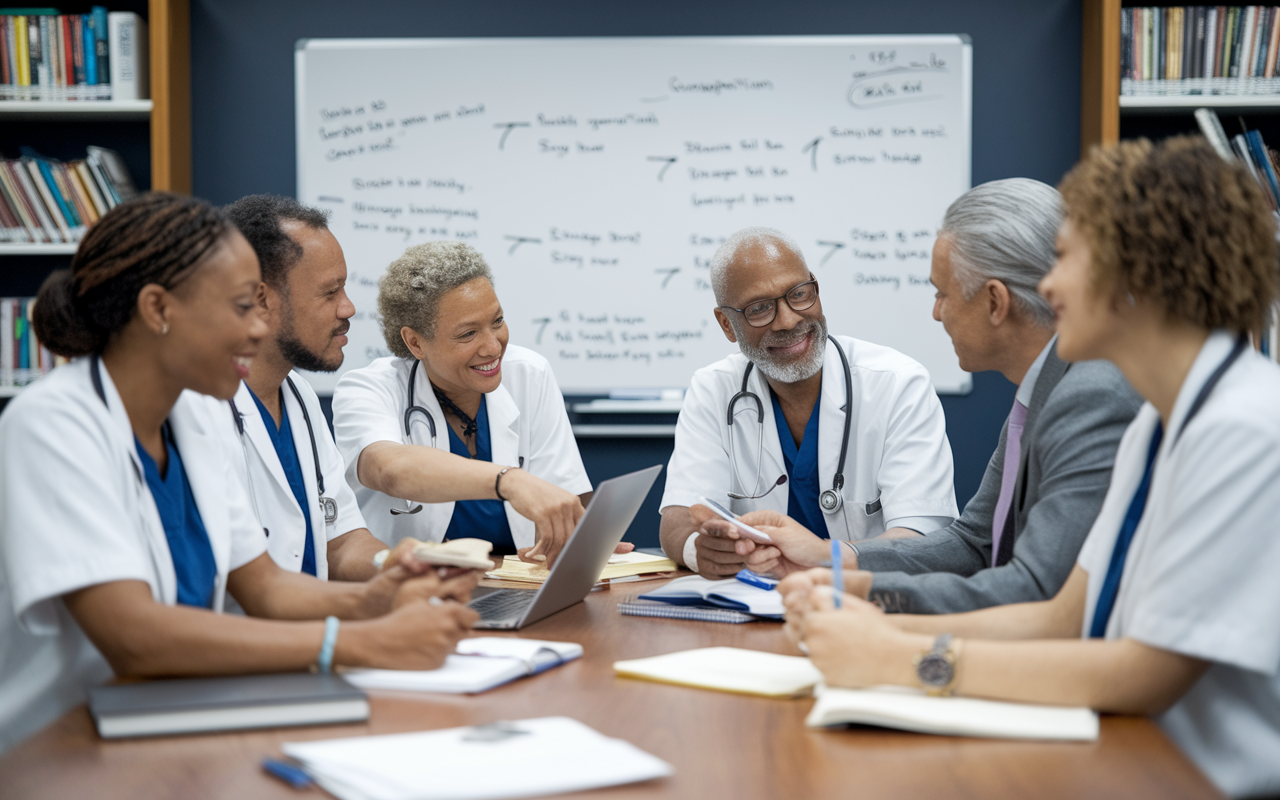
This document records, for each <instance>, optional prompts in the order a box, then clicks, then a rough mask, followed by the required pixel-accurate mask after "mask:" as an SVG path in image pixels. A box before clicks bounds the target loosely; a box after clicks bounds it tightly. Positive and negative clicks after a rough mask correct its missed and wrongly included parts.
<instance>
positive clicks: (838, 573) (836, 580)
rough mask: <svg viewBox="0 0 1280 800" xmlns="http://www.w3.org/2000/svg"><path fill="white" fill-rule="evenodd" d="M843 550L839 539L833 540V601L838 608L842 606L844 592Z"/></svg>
mask: <svg viewBox="0 0 1280 800" xmlns="http://www.w3.org/2000/svg"><path fill="white" fill-rule="evenodd" d="M842 553H843V550H842V548H841V547H840V540H839V539H832V540H831V589H832V591H834V592H835V596H834V597H833V598H832V602H834V603H835V606H836V608H840V597H841V595H843V594H844V569H843V567H844V565H843V563H842V559H841V556H842Z"/></svg>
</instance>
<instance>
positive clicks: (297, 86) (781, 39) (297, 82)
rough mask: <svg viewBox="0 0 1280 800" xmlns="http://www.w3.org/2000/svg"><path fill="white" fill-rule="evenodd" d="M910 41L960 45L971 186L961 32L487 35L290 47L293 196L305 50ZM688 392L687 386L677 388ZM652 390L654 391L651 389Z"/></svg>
mask: <svg viewBox="0 0 1280 800" xmlns="http://www.w3.org/2000/svg"><path fill="white" fill-rule="evenodd" d="M904 39H910V40H911V41H912V43H913V44H922V45H928V44H934V45H957V44H958V45H960V57H961V75H960V86H961V101H962V102H961V114H962V115H963V116H962V121H963V125H964V127H965V129H966V131H967V133H968V137H969V157H968V158H967V159H966V160H965V163H964V173H965V185H967V186H968V187H970V188H972V187H973V39H972V38H971V37H970V36H969V35H968V34H964V33H950V34H905V33H904V34H871V35H859V34H840V35H832V34H828V35H814V36H565V37H554V36H491V37H475V38H468V37H457V36H454V37H388V38H377V37H373V38H369V37H366V38H302V39H298V40H297V41H296V42H295V43H294V93H293V97H294V103H293V106H294V166H295V192H296V198H297V199H298V200H299V202H301V199H302V198H304V197H307V196H308V195H307V193H306V187H305V186H304V180H305V178H304V175H305V174H306V173H305V171H304V170H303V163H302V148H301V147H299V146H298V143H299V142H301V141H302V139H303V137H304V136H305V135H306V132H305V130H304V121H303V107H302V105H303V103H302V100H303V91H304V88H305V86H306V79H305V78H306V54H307V52H308V51H309V50H355V49H360V48H370V47H380V48H404V49H409V48H415V49H421V48H440V49H446V48H452V47H497V46H505V45H508V44H511V43H513V42H520V43H522V44H523V43H527V44H537V45H543V46H552V45H558V46H562V47H575V46H587V45H600V44H605V43H607V44H611V45H616V46H627V45H640V44H646V45H648V44H655V43H661V42H680V43H681V44H692V45H696V44H708V45H711V44H715V45H723V44H740V45H769V46H779V47H785V46H795V45H802V44H821V45H838V44H850V43H855V42H856V43H858V44H864V45H875V44H895V43H901V42H902V41H903V40H904ZM677 388H679V389H682V390H683V389H686V388H687V387H684V386H682V387H677ZM611 390H612V387H600V388H599V389H598V390H590V389H583V388H579V389H577V390H576V391H575V392H574V395H575V396H591V395H607V394H609V392H610V391H611ZM655 391H656V390H655ZM934 391H935V392H937V393H938V394H939V395H949V396H964V395H968V394H970V393H971V392H972V391H973V373H971V372H965V378H964V380H963V382H962V383H961V384H960V385H959V386H958V387H955V388H950V387H948V388H946V389H942V390H939V389H938V387H937V384H936V383H935V384H934Z"/></svg>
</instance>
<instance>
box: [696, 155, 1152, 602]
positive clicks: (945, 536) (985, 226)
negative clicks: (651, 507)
mask: <svg viewBox="0 0 1280 800" xmlns="http://www.w3.org/2000/svg"><path fill="white" fill-rule="evenodd" d="M1061 221H1062V207H1061V199H1060V198H1059V196H1058V193H1057V191H1056V190H1054V189H1053V188H1052V187H1050V186H1047V185H1045V184H1043V183H1040V182H1038V181H1032V180H1027V179H1023V178H1013V179H1009V180H1002V181H993V182H991V183H986V184H983V185H981V186H978V187H975V188H974V189H972V190H970V191H969V192H967V193H965V194H964V195H963V196H961V197H960V199H958V200H956V201H955V203H953V204H952V205H951V207H950V208H949V209H947V214H946V217H945V219H944V220H943V224H942V230H941V231H940V232H939V234H938V240H937V243H936V244H935V245H934V250H933V267H932V272H931V275H930V279H931V281H932V283H933V285H934V287H935V288H936V289H937V295H936V301H935V303H934V309H933V316H934V319H936V320H938V321H940V322H941V323H942V324H943V327H944V328H945V329H946V331H947V334H948V335H949V336H950V337H951V340H952V344H953V345H954V347H955V350H956V354H957V355H958V356H959V357H960V366H961V367H962V368H964V369H965V370H967V371H969V372H980V371H984V370H998V371H999V372H1001V373H1002V374H1003V375H1004V376H1005V377H1007V378H1008V379H1009V380H1010V381H1012V382H1013V383H1015V384H1017V385H1018V392H1017V399H1016V401H1015V403H1014V408H1013V410H1012V411H1011V413H1010V415H1009V419H1008V420H1006V423H1005V428H1004V430H1003V431H1001V434H1000V441H999V444H998V445H997V447H996V451H995V453H994V454H993V455H992V456H991V461H990V462H989V463H988V464H987V470H986V473H985V474H984V475H983V478H982V484H981V486H980V487H979V488H978V493H977V494H975V495H974V496H973V499H972V500H970V501H969V503H968V505H966V506H965V509H964V512H963V513H962V514H961V516H960V518H959V519H958V520H956V521H955V522H953V523H952V524H951V525H949V526H947V527H945V528H942V529H940V530H937V531H934V532H932V533H929V534H926V535H924V536H915V537H911V538H900V539H886V538H880V539H870V540H866V541H862V542H858V543H856V544H851V545H849V549H848V551H847V552H846V556H845V569H846V581H845V590H846V591H849V592H851V593H853V594H857V595H859V596H862V597H867V598H869V599H871V600H873V601H874V602H877V603H878V604H880V605H881V606H882V607H883V608H884V609H885V610H886V611H892V612H904V613H907V612H909V613H915V614H943V613H954V612H959V611H970V610H973V609H978V608H986V607H988V606H994V605H1002V604H1005V603H1020V602H1029V601H1035V600H1047V599H1049V598H1051V597H1053V596H1054V595H1055V594H1056V593H1057V591H1058V589H1059V588H1061V587H1062V584H1063V583H1064V582H1065V581H1066V579H1067V575H1068V574H1070V572H1071V568H1072V566H1073V565H1074V564H1075V561H1076V556H1077V554H1078V553H1079V551H1080V546H1081V545H1082V544H1083V543H1084V539H1085V536H1086V535H1087V534H1088V532H1089V528H1090V527H1091V526H1092V524H1093V520H1094V518H1095V517H1096V516H1097V514H1098V510H1099V509H1100V508H1101V507H1102V499H1103V497H1104V496H1105V495H1106V492H1107V486H1108V483H1109V481H1110V478H1111V466H1112V462H1113V461H1114V460H1115V453H1116V448H1117V447H1118V446H1119V444H1120V437H1121V435H1122V434H1123V433H1124V431H1125V428H1127V427H1128V425H1129V422H1130V421H1131V420H1132V419H1133V417H1134V415H1135V414H1136V413H1137V411H1138V407H1139V405H1141V399H1140V398H1139V397H1138V395H1137V393H1136V392H1134V390H1133V389H1132V387H1130V386H1129V384H1128V382H1127V381H1126V380H1125V379H1124V377H1123V376H1122V375H1121V374H1120V372H1119V370H1117V369H1116V368H1115V367H1114V366H1112V365H1111V364H1109V363H1107V362H1103V361H1089V362H1082V363H1078V364H1067V363H1066V362H1064V361H1062V360H1061V359H1059V358H1058V356H1057V353H1056V348H1055V343H1056V342H1055V337H1054V331H1053V327H1054V315H1053V311H1052V309H1051V308H1050V307H1049V306H1048V304H1047V303H1046V302H1045V301H1044V299H1043V298H1042V297H1040V295H1039V294H1038V293H1037V292H1036V287H1037V285H1038V284H1039V282H1040V279H1041V278H1042V277H1044V275H1045V273H1047V272H1048V271H1049V269H1050V268H1051V267H1052V266H1053V263H1054V261H1055V258H1056V256H1055V251H1054V240H1055V238H1056V235H1057V231H1058V227H1059V225H1060V224H1061ZM1011 442H1014V443H1016V445H1017V446H1016V447H1012V448H1011V447H1010V446H1009V445H1010V443H1011ZM768 513H770V512H756V513H755V514H747V515H745V516H744V517H743V518H742V519H743V521H744V522H746V523H748V524H750V525H754V526H756V527H758V528H762V529H763V530H764V531H765V532H766V533H769V534H770V536H771V537H772V538H773V539H774V541H775V545H774V546H762V545H754V544H753V543H751V542H749V541H747V540H741V539H740V540H739V541H738V542H737V548H738V550H739V551H740V552H744V553H745V554H747V559H746V560H747V566H748V568H751V569H754V570H755V571H757V572H763V573H768V574H772V575H775V576H782V575H785V574H787V573H790V572H792V571H796V570H800V569H805V568H808V567H811V566H817V564H808V563H803V561H805V560H809V559H801V561H797V560H795V559H793V558H791V557H789V556H794V555H798V554H801V553H805V554H808V553H811V552H812V547H810V546H806V545H808V544H809V542H807V541H806V537H808V538H811V537H812V536H813V534H812V533H809V532H808V531H806V530H804V529H803V528H801V527H800V526H799V525H798V524H796V523H795V522H794V521H792V520H788V519H786V518H785V517H782V516H781V515H778V514H773V515H772V517H771V518H765V517H764V516H763V515H764V514H768ZM698 516H700V517H705V516H706V515H703V514H698ZM703 524H704V531H703V532H704V533H706V532H710V533H711V535H720V536H728V537H731V538H732V537H734V534H732V533H731V530H732V526H731V525H730V524H729V523H727V522H716V521H713V520H711V519H707V521H706V522H704V523H703ZM850 569H857V570H860V571H858V572H848V570H850Z"/></svg>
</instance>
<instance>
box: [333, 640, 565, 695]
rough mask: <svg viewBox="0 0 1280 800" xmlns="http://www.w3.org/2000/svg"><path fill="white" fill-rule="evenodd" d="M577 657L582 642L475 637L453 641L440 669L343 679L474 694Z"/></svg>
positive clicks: (372, 672) (369, 685)
mask: <svg viewBox="0 0 1280 800" xmlns="http://www.w3.org/2000/svg"><path fill="white" fill-rule="evenodd" d="M581 655H582V645H580V644H575V643H573V642H548V641H543V640H542V639H517V638H514V637H497V636H476V637H474V638H471V639H463V640H462V641H461V642H458V651H457V653H455V654H453V655H450V656H448V657H447V658H446V659H445V663H444V666H443V667H441V668H439V669H432V670H403V669H349V670H346V671H344V672H343V677H345V678H346V679H347V680H348V681H349V682H351V683H353V684H355V685H356V686H359V687H360V688H362V689H398V690H401V691H409V692H442V693H445V694H476V693H477V692H485V691H488V690H489V689H492V688H494V687H495V686H501V685H502V684H504V683H509V682H511V681H513V680H516V679H517V678H523V677H525V676H528V675H537V674H538V673H540V672H546V671H547V670H549V669H551V668H552V667H558V666H560V665H561V664H563V663H565V662H566V661H572V660H573V659H575V658H578V657H580V656H581Z"/></svg>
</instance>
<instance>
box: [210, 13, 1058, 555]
mask: <svg viewBox="0 0 1280 800" xmlns="http://www.w3.org/2000/svg"><path fill="white" fill-rule="evenodd" d="M1080 21H1081V2H1080V0H1036V2H1027V0H971V1H970V2H957V0H893V1H892V2H887V1H886V0H880V1H879V2H858V1H857V0H846V1H845V2H838V0H790V1H789V2H785V3H783V2H761V1H760V0H702V2H694V3H691V2H688V0H682V1H681V2H672V1H671V0H646V2H624V0H610V2H598V0H597V1H596V2H588V1H586V0H583V1H581V2H543V3H538V2H529V0H471V2H466V3H456V2H450V3H441V2H421V0H364V2H361V3H359V4H356V5H353V4H352V3H350V2H348V1H346V0H307V2H297V1H295V2H285V0H194V1H193V2H192V7H191V40H192V41H191V58H192V115H193V133H192V151H193V154H194V181H195V193H196V194H197V195H199V196H201V197H205V198H207V199H209V200H213V201H214V202H218V203H225V202H229V201H231V200H234V199H236V198H237V197H240V196H241V195H245V194H250V193H253V192H275V193H278V194H285V195H292V194H293V193H294V190H295V155H294V141H293V137H294V117H293V114H294V106H293V102H294V101H293V45H294V42H295V41H297V40H298V39H301V38H311V37H376V36H695V35H696V36H708V35H782V34H877V33H881V34H895V33H967V34H969V35H970V36H971V37H972V38H973V52H974V74H973V182H974V183H975V184H977V183H982V182H984V181H989V180H994V179H997V178H1007V177H1011V176H1025V177H1030V178H1037V179H1039V180H1042V181H1046V182H1048V183H1052V184H1056V183H1057V181H1058V180H1059V178H1061V177H1062V174H1063V173H1064V172H1065V171H1066V170H1067V169H1068V168H1069V167H1070V166H1071V165H1072V164H1073V163H1074V162H1075V160H1076V158H1077V156H1078V154H1079V152H1080V133H1079V132H1080ZM425 79H426V80H429V78H425ZM921 324H923V325H932V324H936V323H934V322H932V321H930V320H921ZM942 402H943V406H944V408H945V409H946V414H947V433H948V435H949V436H950V438H951V447H952V450H953V451H954V453H955V463H956V496H957V498H959V500H960V502H961V504H962V505H963V503H964V502H965V500H967V499H968V498H969V497H970V496H971V495H972V494H973V492H974V491H976V489H977V487H978V482H979V480H980V479H981V477H982V471H983V470H984V469H985V468H986V464H987V460H988V459H989V458H990V455H991V451H992V450H993V449H994V448H995V443H996V438H997V437H998V435H999V432H1000V426H1001V425H1002V424H1003V422H1004V417H1005V415H1006V414H1007V412H1008V409H1009V406H1010V405H1011V404H1012V403H1013V386H1012V384H1010V383H1009V382H1008V381H1006V380H1005V379H1004V378H1003V377H1001V376H1000V375H997V374H994V373H984V374H979V375H976V376H974V390H973V392H972V393H971V394H969V395H967V396H965V397H943V398H942ZM581 444H582V451H583V457H584V460H585V461H586V463H587V470H588V472H590V473H591V478H592V480H593V481H599V480H602V479H604V478H608V477H610V476H612V475H616V474H619V473H620V472H624V471H627V470H630V469H634V468H638V467H640V466H645V465H648V464H652V463H656V462H658V461H665V459H666V458H667V457H668V455H669V453H670V440H656V441H655V440H647V441H637V440H598V439H596V440H583V441H582V443H581ZM659 483H661V479H659ZM659 489H660V486H659V487H658V489H655V492H654V494H652V495H651V496H650V498H649V500H648V502H647V504H646V507H645V508H644V509H642V510H641V513H640V516H639V517H638V518H637V521H636V524H635V525H634V526H633V527H632V530H631V532H630V533H629V535H628V538H629V539H631V540H633V541H637V542H638V543H640V544H642V545H644V544H653V543H656V540H657V515H656V511H657V494H658V490H659Z"/></svg>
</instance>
